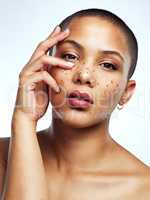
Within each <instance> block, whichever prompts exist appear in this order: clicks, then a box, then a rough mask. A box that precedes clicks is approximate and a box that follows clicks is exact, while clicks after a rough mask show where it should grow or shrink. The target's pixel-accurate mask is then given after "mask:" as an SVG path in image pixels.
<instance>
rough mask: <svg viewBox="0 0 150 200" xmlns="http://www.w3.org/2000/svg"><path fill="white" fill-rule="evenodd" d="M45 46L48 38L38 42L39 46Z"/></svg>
mask: <svg viewBox="0 0 150 200" xmlns="http://www.w3.org/2000/svg"><path fill="white" fill-rule="evenodd" d="M45 46H46V40H43V41H41V42H40V43H39V44H38V48H42V49H43V48H44V47H45Z"/></svg>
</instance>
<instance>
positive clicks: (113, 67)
mask: <svg viewBox="0 0 150 200" xmlns="http://www.w3.org/2000/svg"><path fill="white" fill-rule="evenodd" d="M68 55H69V56H71V57H74V58H77V57H76V56H75V55H73V54H70V53H66V54H63V55H62V56H61V57H62V58H63V59H65V57H66V56H68ZM65 60H69V59H65ZM69 61H70V60H69ZM100 65H103V67H104V68H107V70H109V69H111V70H114V71H115V70H117V67H116V65H114V64H112V63H109V62H103V63H101V64H100ZM108 66H109V69H108ZM110 67H111V68H110Z"/></svg>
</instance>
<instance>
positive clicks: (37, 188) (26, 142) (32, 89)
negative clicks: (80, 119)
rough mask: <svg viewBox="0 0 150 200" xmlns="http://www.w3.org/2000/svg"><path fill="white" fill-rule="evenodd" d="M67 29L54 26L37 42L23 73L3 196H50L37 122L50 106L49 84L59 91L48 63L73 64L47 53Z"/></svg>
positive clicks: (43, 199)
mask: <svg viewBox="0 0 150 200" xmlns="http://www.w3.org/2000/svg"><path fill="white" fill-rule="evenodd" d="M68 33H69V32H68V31H67V32H60V29H58V28H57V29H55V31H54V32H53V33H52V34H51V35H50V36H49V37H48V38H47V39H46V40H44V41H43V42H41V43H40V44H39V45H38V47H37V49H36V50H35V52H34V53H33V55H32V57H31V59H30V60H29V62H28V63H27V65H25V67H24V68H23V70H22V71H21V73H20V76H19V88H18V92H17V98H16V105H15V109H14V113H13V117H12V127H11V128H12V131H11V140H10V145H9V155H8V165H7V173H6V179H5V186H4V190H3V195H2V200H48V199H49V197H48V186H47V183H46V175H45V170H44V165H43V161H42V155H41V152H40V147H39V144H38V140H37V136H36V125H37V121H38V120H39V119H40V118H41V117H42V116H43V115H44V113H45V112H46V109H47V107H48V103H49V98H48V97H49V95H48V92H47V91H48V89H47V87H48V86H49V87H51V88H52V89H53V90H54V91H55V92H59V91H58V85H57V83H56V81H55V80H54V79H53V78H52V76H51V75H50V74H49V73H48V67H49V66H57V67H62V68H63V69H70V67H72V66H73V65H72V63H68V62H67V61H64V60H63V59H60V58H55V57H52V56H47V55H45V54H46V52H47V51H48V49H49V48H51V47H52V46H53V45H55V44H56V43H57V42H58V41H60V40H63V39H64V38H65V37H66V36H68ZM41 94H42V96H41ZM39 95H40V96H39Z"/></svg>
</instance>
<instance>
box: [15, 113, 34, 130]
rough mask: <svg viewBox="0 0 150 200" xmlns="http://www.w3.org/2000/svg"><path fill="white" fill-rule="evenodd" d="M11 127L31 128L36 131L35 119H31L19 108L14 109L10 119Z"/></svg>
mask: <svg viewBox="0 0 150 200" xmlns="http://www.w3.org/2000/svg"><path fill="white" fill-rule="evenodd" d="M11 126H12V129H15V128H17V129H20V128H27V127H28V128H30V129H31V128H32V129H33V130H35V131H36V127H37V121H36V120H33V119H32V118H31V117H29V115H27V114H25V113H24V112H22V111H20V110H15V111H14V113H13V116H12V121H11Z"/></svg>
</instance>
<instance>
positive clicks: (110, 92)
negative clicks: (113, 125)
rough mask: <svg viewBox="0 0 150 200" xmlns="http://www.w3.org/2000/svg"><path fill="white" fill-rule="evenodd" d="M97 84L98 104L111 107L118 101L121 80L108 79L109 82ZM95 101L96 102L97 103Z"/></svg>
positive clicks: (120, 91) (120, 92)
mask: <svg viewBox="0 0 150 200" xmlns="http://www.w3.org/2000/svg"><path fill="white" fill-rule="evenodd" d="M98 85H99V89H98V90H99V92H98V94H99V95H98V101H97V103H98V106H99V107H103V108H107V109H109V108H110V109H111V110H112V108H113V107H115V105H116V104H117V103H118V101H119V98H120V96H121V94H122V82H120V81H114V80H110V81H109V82H107V83H105V84H103V85H102V83H101V84H100V83H99V84H98ZM97 103H96V104H97Z"/></svg>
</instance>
